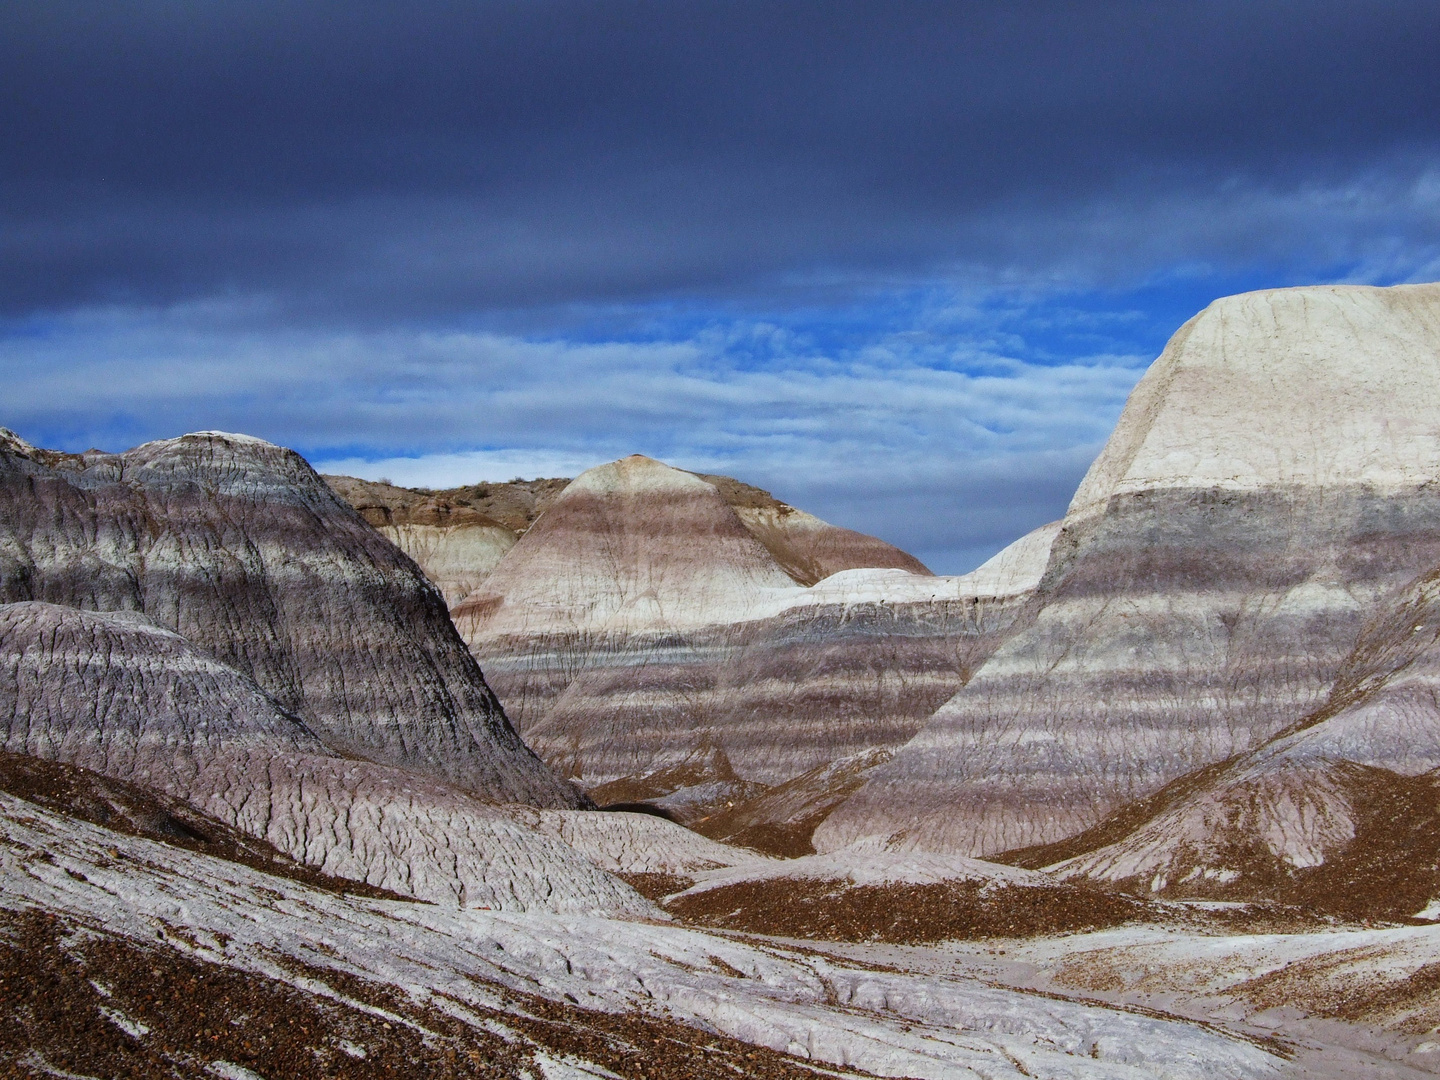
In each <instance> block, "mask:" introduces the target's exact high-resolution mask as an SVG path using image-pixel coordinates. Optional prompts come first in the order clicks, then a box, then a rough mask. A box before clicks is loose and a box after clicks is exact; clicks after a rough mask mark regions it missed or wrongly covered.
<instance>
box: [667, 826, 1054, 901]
mask: <svg viewBox="0 0 1440 1080" xmlns="http://www.w3.org/2000/svg"><path fill="white" fill-rule="evenodd" d="M751 881H772V882H779V881H796V882H799V881H834V882H846V883H848V884H849V885H857V886H867V885H939V884H946V883H962V882H973V883H978V884H981V885H988V886H1001V887H1004V886H1010V885H1016V886H1022V887H1023V886H1031V887H1046V886H1050V887H1053V886H1055V885H1056V884H1058V881H1057V879H1056V878H1054V877H1052V876H1051V875H1050V874H1046V873H1041V872H1039V871H1036V870H1021V869H1019V868H1018V867H1014V866H1005V865H1003V864H1001V863H992V862H985V861H983V860H981V859H967V858H965V857H964V856H963V855H934V854H929V853H927V852H906V851H890V850H887V849H886V846H885V844H884V843H883V842H880V841H877V840H874V839H870V840H861V841H859V842H857V843H855V844H852V845H851V846H850V847H847V848H842V849H840V850H839V851H831V852H826V853H824V854H821V855H803V856H801V857H800V858H798V859H784V860H775V861H766V862H759V863H754V864H745V863H741V864H739V865H735V866H728V867H724V868H716V869H706V870H704V871H702V872H700V873H697V874H695V884H694V885H693V886H692V887H691V888H689V889H687V890H686V891H685V893H683V894H682V895H685V896H692V895H695V894H697V893H702V892H708V891H709V890H711V889H719V888H725V887H727V886H730V885H739V884H741V883H744V882H751Z"/></svg>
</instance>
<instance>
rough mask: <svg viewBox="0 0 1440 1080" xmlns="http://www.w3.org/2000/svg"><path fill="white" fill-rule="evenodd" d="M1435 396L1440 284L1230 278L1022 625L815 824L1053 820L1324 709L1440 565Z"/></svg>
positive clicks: (962, 827) (1149, 379)
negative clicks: (1292, 283)
mask: <svg viewBox="0 0 1440 1080" xmlns="http://www.w3.org/2000/svg"><path fill="white" fill-rule="evenodd" d="M1437 417H1440V286H1437V285H1417V286H1400V287H1396V288H1390V289H1378V288H1367V287H1349V286H1334V287H1323V288H1304V289H1287V290H1275V291H1269V292H1260V293H1250V294H1245V295H1242V296H1234V297H1229V298H1226V299H1224V300H1219V301H1216V302H1215V303H1214V304H1212V305H1211V306H1210V307H1209V308H1207V309H1206V310H1205V311H1203V312H1201V313H1200V314H1199V315H1197V316H1196V317H1195V318H1194V319H1192V320H1191V321H1190V322H1188V323H1187V324H1186V325H1185V326H1184V327H1183V328H1181V330H1180V331H1179V332H1178V333H1177V334H1176V335H1175V336H1174V338H1173V339H1172V340H1171V341H1170V343H1169V345H1168V346H1167V347H1166V349H1165V351H1164V353H1163V354H1162V355H1161V357H1160V358H1159V359H1158V360H1157V361H1156V362H1155V364H1154V365H1153V366H1152V367H1151V369H1150V370H1149V371H1148V372H1147V373H1146V375H1145V377H1144V378H1143V379H1142V380H1141V381H1140V383H1139V385H1138V386H1137V387H1136V389H1135V391H1134V393H1133V394H1132V395H1131V397H1130V400H1129V402H1128V403H1127V405H1126V407H1125V410H1124V412H1123V413H1122V415H1121V418H1120V421H1119V424H1118V425H1117V427H1116V429H1115V432H1114V434H1113V435H1112V436H1111V438H1110V440H1109V442H1108V443H1107V444H1106V446H1105V449H1104V450H1103V451H1102V453H1101V454H1100V456H1099V458H1098V459H1097V460H1096V462H1095V464H1094V465H1093V466H1092V467H1091V469H1090V471H1089V473H1088V474H1087V476H1086V477H1085V480H1084V482H1083V483H1082V484H1081V486H1080V489H1079V491H1078V492H1077V493H1076V495H1075V498H1074V500H1073V501H1072V503H1071V505H1070V509H1069V512H1068V513H1067V515H1066V517H1065V519H1064V521H1063V522H1062V524H1061V527H1060V531H1059V535H1058V537H1057V538H1056V540H1055V542H1054V545H1053V547H1052V549H1051V552H1050V557H1049V564H1048V566H1047V568H1046V570H1045V572H1044V577H1043V580H1042V581H1041V582H1040V584H1039V587H1038V589H1037V591H1036V593H1035V595H1034V597H1033V599H1032V600H1031V601H1030V604H1029V606H1028V608H1027V610H1026V613H1025V615H1024V616H1023V618H1022V619H1020V620H1018V622H1017V627H1018V629H1017V632H1016V633H1014V634H1013V636H1011V637H1010V638H1009V639H1008V640H1007V641H1006V642H1005V643H1004V644H1003V645H1002V646H1001V647H1000V648H999V649H998V650H997V651H996V652H995V654H994V655H993V656H992V657H991V658H990V659H989V660H988V661H987V662H986V664H985V665H984V666H983V667H982V668H981V669H980V670H979V671H978V672H976V674H975V676H974V678H972V679H971V680H970V682H969V683H968V684H967V685H966V686H965V687H964V689H963V690H961V691H959V692H958V693H957V694H956V695H955V696H954V698H953V699H951V700H950V701H949V702H947V703H946V704H945V705H944V707H943V708H941V709H939V710H938V711H937V713H936V714H935V715H934V717H933V718H931V719H930V720H929V721H928V723H927V724H926V725H925V727H924V729H923V730H921V731H920V732H919V733H918V734H917V735H916V736H915V737H914V738H913V739H912V740H911V741H910V742H909V744H908V745H906V746H905V747H904V748H903V749H902V750H900V751H899V752H897V753H896V754H895V756H894V757H893V758H892V759H891V760H890V761H889V762H887V763H886V764H885V765H884V766H882V767H880V768H879V769H878V770H876V771H874V772H873V773H872V774H871V775H870V777H869V779H868V783H867V784H866V785H865V786H864V787H863V788H861V789H860V790H859V791H858V792H857V793H856V794H855V795H853V796H851V797H850V798H849V799H848V800H847V801H846V802H845V803H843V804H842V805H841V806H840V807H839V808H838V809H837V810H836V811H835V812H834V813H833V814H832V815H831V816H830V817H829V818H828V819H827V820H826V821H825V823H824V824H823V825H821V826H820V830H819V832H817V834H816V844H817V846H819V847H821V848H822V849H834V848H840V847H843V846H846V845H848V844H851V843H853V842H855V841H856V840H858V839H861V838H863V837H866V836H885V837H891V836H894V835H896V834H903V835H904V837H905V838H906V840H905V842H906V843H908V844H910V845H911V846H913V847H919V848H924V849H930V850H937V851H950V852H956V853H960V854H968V855H980V854H985V853H992V854H993V853H998V852H1003V851H1006V850H1008V849H1014V848H1020V847H1024V846H1031V845H1042V844H1049V843H1054V842H1056V841H1060V840H1062V839H1064V838H1066V837H1068V836H1071V835H1073V834H1076V833H1079V832H1082V831H1083V830H1085V829H1089V828H1091V827H1093V826H1096V825H1098V824H1099V823H1100V822H1101V821H1102V820H1103V819H1105V818H1106V817H1107V815H1109V814H1111V813H1112V812H1116V811H1119V810H1120V809H1121V808H1122V807H1124V806H1126V804H1129V803H1131V802H1132V801H1134V800H1137V799H1141V798H1144V797H1147V796H1150V795H1152V794H1153V793H1155V792H1156V791H1158V790H1159V789H1161V788H1162V787H1164V785H1166V784H1167V783H1170V782H1171V781H1175V780H1177V778H1179V777H1182V776H1184V775H1186V774H1188V773H1192V772H1193V771H1194V770H1197V769H1202V768H1204V767H1206V766H1209V765H1212V764H1215V763H1218V762H1221V761H1225V760H1226V759H1229V758H1231V757H1232V756H1233V755H1236V754H1245V753H1248V752H1250V751H1252V750H1255V749H1256V748H1258V747H1261V746H1262V745H1263V744H1266V743H1267V740H1270V739H1272V738H1273V737H1275V736H1276V735H1277V734H1279V733H1281V732H1283V731H1285V730H1286V729H1289V728H1290V727H1291V726H1292V725H1295V724H1297V723H1298V722H1300V721H1301V720H1302V718H1304V717H1306V716H1307V715H1310V714H1313V713H1316V711H1317V710H1319V709H1320V708H1321V707H1322V706H1324V705H1325V703H1326V701H1327V700H1328V699H1330V698H1331V695H1332V690H1333V689H1334V688H1336V686H1337V680H1339V679H1340V678H1341V676H1342V672H1343V671H1344V670H1345V665H1346V660H1347V657H1348V656H1349V655H1350V654H1351V652H1352V650H1353V649H1354V648H1355V646H1356V643H1357V641H1358V640H1359V638H1360V635H1361V630H1362V627H1363V626H1364V625H1365V624H1366V622H1367V620H1369V619H1373V618H1383V617H1384V612H1386V611H1387V610H1390V608H1391V605H1392V604H1393V603H1394V601H1395V598H1396V596H1397V595H1398V594H1399V593H1400V591H1401V590H1403V589H1405V588H1406V587H1407V586H1408V585H1409V584H1410V583H1411V582H1412V581H1414V580H1415V579H1416V578H1417V577H1419V576H1421V575H1424V574H1428V573H1429V572H1430V571H1432V570H1434V569H1435V567H1436V566H1437V565H1440V485H1437V483H1436V481H1437V479H1440V422H1437ZM1347 677H1348V676H1347ZM1336 692H1339V691H1336ZM1336 700H1337V701H1338V700H1339V699H1336ZM1266 752H1267V753H1269V751H1266ZM1275 752H1276V753H1279V752H1280V751H1279V750H1276V751H1275ZM1298 752H1299V751H1296V753H1298ZM1420 756H1421V758H1423V759H1424V760H1428V758H1425V756H1424V754H1423V753H1422V754H1421V755H1420ZM1244 760H1247V761H1249V760H1250V759H1244ZM1287 760H1294V758H1293V757H1287ZM1376 763H1377V764H1384V763H1383V761H1380V760H1379V759H1378V758H1377V759H1376ZM1252 765H1256V767H1258V763H1256V762H1252V763H1251V764H1247V765H1244V766H1236V767H1237V768H1240V769H1241V771H1242V773H1243V774H1244V776H1245V777H1252V776H1253V773H1252V772H1251V771H1250V770H1251V767H1252ZM1416 767H1418V766H1416ZM1239 775H1240V774H1236V773H1227V774H1226V778H1225V779H1224V780H1223V781H1217V782H1223V783H1231V782H1232V781H1234V780H1235V778H1236V777H1237V776H1239ZM1296 775H1298V774H1296ZM1245 782H1246V783H1248V782H1249V780H1248V779H1247V780H1246V781H1245ZM1348 782H1349V781H1343V778H1341V777H1338V776H1329V777H1328V778H1326V777H1323V776H1321V775H1319V774H1317V775H1315V776H1314V777H1312V779H1310V780H1302V781H1301V782H1300V784H1299V787H1300V789H1301V791H1302V794H1303V792H1305V791H1307V790H1309V791H1311V792H1312V793H1313V794H1314V795H1315V797H1316V798H1319V799H1321V801H1329V796H1322V794H1321V789H1322V787H1325V786H1333V785H1335V784H1342V786H1343V783H1348ZM1305 797H1306V798H1308V797H1309V796H1308V795H1307V796H1305ZM1222 801H1223V800H1222ZM1295 807H1296V812H1298V813H1302V814H1303V813H1308V811H1307V810H1305V809H1304V801H1303V799H1302V802H1301V803H1299V804H1295ZM1186 812H1187V813H1189V812H1190V811H1186ZM1196 813H1199V812H1198V811H1196ZM1146 816H1147V815H1145V814H1141V815H1140V817H1141V818H1144V817H1146ZM1201 816H1202V817H1204V816H1205V815H1204V814H1201ZM1223 817H1224V814H1223V813H1220V812H1218V811H1216V812H1215V813H1213V814H1211V816H1210V818H1209V820H1210V821H1212V823H1213V822H1215V821H1218V820H1220V819H1221V818H1223ZM1190 822H1191V824H1190V825H1187V826H1186V828H1190V827H1192V826H1194V827H1199V826H1198V825H1197V819H1195V818H1193V817H1192V818H1191V819H1190ZM1173 827H1177V826H1166V828H1167V829H1168V828H1173ZM1346 827H1348V826H1344V825H1337V828H1339V829H1341V831H1343V829H1344V828H1346ZM1206 828H1208V826H1207V827H1205V828H1202V829H1201V831H1202V832H1204V831H1205V829H1206ZM1262 831H1263V830H1262ZM1322 846H1323V845H1322ZM1281 847H1282V848H1284V844H1282V845H1281ZM1286 850H1290V849H1288V848H1287V849H1286ZM1302 858H1303V857H1302ZM1161 861H1162V862H1163V860H1161ZM1182 861H1183V860H1182ZM1141 862H1143V863H1144V865H1146V866H1147V867H1149V866H1152V865H1157V864H1155V862H1154V860H1151V859H1149V858H1148V857H1147V858H1146V859H1144V860H1140V862H1136V863H1133V864H1132V865H1133V866H1139V865H1140V863H1141ZM1200 864H1204V859H1203V858H1202V859H1201V860H1200V863H1197V864H1196V865H1200ZM1205 865H1209V864H1205ZM1227 865H1228V864H1227ZM1191 869H1194V867H1193V866H1192V867H1189V868H1186V869H1184V873H1186V874H1188V873H1189V872H1190V870H1191ZM1213 869H1216V870H1217V871H1219V870H1222V869H1224V868H1223V867H1213ZM1092 870H1093V872H1094V873H1100V871H1099V870H1094V868H1093V867H1092ZM1118 873H1119V871H1105V872H1104V874H1103V875H1102V876H1104V875H1111V876H1113V875H1114V874H1118ZM1201 873H1204V870H1203V869H1202V870H1201ZM1120 876H1126V875H1125V874H1120ZM1131 876H1133V875H1131ZM1160 876H1161V877H1162V878H1163V879H1165V880H1173V878H1172V877H1171V876H1170V873H1169V872H1168V871H1167V872H1164V873H1162V874H1161V875H1160ZM1182 876H1183V875H1182Z"/></svg>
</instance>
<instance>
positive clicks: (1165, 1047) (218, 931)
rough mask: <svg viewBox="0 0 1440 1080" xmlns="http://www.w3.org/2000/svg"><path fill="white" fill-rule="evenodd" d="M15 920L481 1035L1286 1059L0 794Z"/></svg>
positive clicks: (899, 1052)
mask: <svg viewBox="0 0 1440 1080" xmlns="http://www.w3.org/2000/svg"><path fill="white" fill-rule="evenodd" d="M0 905H4V906H5V907H7V908H10V909H12V910H13V909H16V908H21V907H38V908H41V909H43V910H46V911H51V912H54V913H56V914H59V915H61V916H65V917H69V918H73V919H76V920H79V921H80V922H81V923H83V924H88V925H90V926H92V927H94V931H95V932H99V933H102V934H114V935H118V936H121V937H125V938H128V939H130V940H132V941H135V942H137V943H146V944H148V945H150V946H157V945H158V946H164V947H169V948H174V949H178V950H181V951H183V952H185V953H188V954H191V955H194V956H196V957H198V958H200V959H203V960H206V961H209V962H212V963H218V964H222V965H225V966H228V967H231V968H234V969H238V970H241V971H247V972H254V973H258V974H262V975H265V976H268V977H270V978H274V979H279V980H281V981H284V982H288V983H291V984H292V985H295V986H297V988H298V989H301V990H302V991H304V992H306V993H315V992H316V988H315V987H314V985H313V984H312V983H310V982H308V981H307V980H306V979H305V978H304V977H302V976H297V975H296V974H295V973H294V971H293V970H292V969H290V968H289V967H287V965H286V958H292V957H293V958H296V959H299V960H301V961H302V962H303V963H304V964H306V965H310V966H311V967H319V968H320V969H323V970H333V971H336V972H337V973H340V972H343V973H346V974H349V975H351V976H355V977H359V978H361V979H363V980H367V981H371V982H375V983H378V984H381V985H386V986H393V987H396V988H398V990H399V991H400V992H401V993H404V994H408V995H410V996H411V997H413V998H416V999H418V1000H421V1001H431V1002H434V1003H436V1004H442V1003H446V1002H448V1003H449V1004H447V1005H446V1011H447V1012H449V1013H450V1014H451V1015H452V1016H456V1017H457V1018H459V1019H461V1020H462V1022H471V1023H486V1022H487V1021H484V1020H480V1019H479V1018H474V1019H471V1020H468V1021H466V1019H465V1018H466V1016H467V1013H466V1012H465V1008H466V1006H483V1007H490V1008H500V1009H503V1010H509V1009H513V1008H514V1007H515V1006H514V1005H507V1004H506V1003H505V1001H504V999H503V998H502V997H501V995H500V993H498V992H497V991H499V990H500V989H501V988H509V989H512V990H516V991H521V992H523V993H528V994H540V995H543V996H545V997H548V998H550V999H552V1000H555V1001H561V1000H562V999H564V998H565V997H566V996H567V995H568V996H569V998H570V999H571V1000H573V1001H575V1002H578V1003H579V1004H580V1005H582V1006H585V1007H588V1008H592V1009H601V1010H606V1011H622V1010H629V1009H646V1010H659V1009H663V1010H668V1013H669V1015H671V1016H672V1017H673V1018H674V1019H677V1020H680V1021H683V1022H688V1023H693V1024H697V1025H700V1026H701V1027H703V1028H708V1029H710V1030H715V1031H718V1032H721V1033H724V1034H727V1035H731V1036H734V1037H737V1038H740V1039H744V1040H746V1041H749V1042H753V1043H757V1044H760V1045H763V1046H767V1047H770V1048H773V1049H777V1050H782V1051H787V1052H789V1053H792V1054H796V1055H799V1056H801V1057H804V1058H809V1059H810V1060H812V1061H815V1062H817V1063H830V1064H831V1065H833V1066H836V1067H841V1066H848V1067H850V1068H855V1069H860V1070H864V1071H867V1072H870V1073H872V1074H875V1075H880V1076H896V1077H900V1076H905V1077H917V1078H935V1080H948V1078H952V1077H953V1078H962V1077H965V1078H972V1080H973V1078H980V1077H983V1078H989V1080H1009V1078H1018V1077H1022V1076H1025V1077H1032V1078H1038V1077H1044V1078H1051V1080H1060V1078H1067V1080H1231V1078H1234V1080H1241V1078H1245V1080H1249V1078H1259V1077H1265V1076H1270V1075H1273V1074H1274V1071H1275V1069H1276V1067H1277V1065H1278V1064H1279V1062H1278V1060H1277V1059H1276V1058H1274V1057H1272V1056H1271V1055H1270V1054H1268V1053H1266V1052H1265V1051H1263V1050H1262V1049H1260V1048H1259V1047H1257V1046H1255V1045H1253V1044H1251V1043H1248V1042H1244V1041H1241V1040H1238V1039H1234V1038H1230V1037H1227V1036H1225V1035H1223V1034H1220V1033H1218V1032H1215V1031H1210V1030H1205V1029H1203V1028H1201V1027H1198V1026H1196V1025H1191V1024H1186V1023H1177V1022H1174V1021H1169V1020H1164V1019H1159V1018H1154V1017H1150V1016H1144V1015H1140V1014H1138V1013H1133V1012H1130V1013H1127V1012H1118V1011H1114V1010H1110V1009H1105V1008H1097V1007H1094V1006H1090V1005H1084V1004H1079V1003H1071V1002H1067V1001H1059V1000H1055V999H1053V998H1045V997H1038V996H1035V995H1033V994H1025V993H1016V992H1014V991H1010V990H1005V989H1000V988H996V987H993V986H989V985H986V983H985V982H984V981H981V980H979V979H974V978H955V977H951V976H947V975H933V974H924V975H919V976H917V975H912V974H908V973H906V972H904V971H893V970H892V971H870V970H866V969H865V968H864V967H856V966H853V965H849V964H839V963H833V962H831V961H829V960H827V959H825V958H824V957H821V956H819V955H815V954H814V953H813V952H807V953H792V952H789V951H788V950H786V949H784V948H775V947H765V948H760V947H755V946H752V945H747V944H743V943H740V942H735V941H731V940H729V939H728V938H725V937H723V936H720V935H711V934H706V933H702V932H698V931H692V930H686V929H682V928H679V927H673V926H665V925H656V924H643V923H625V922H618V921H614V920H605V919H595V918H583V917H578V916H557V915H541V914H526V915H511V914H505V913H498V912H479V911H474V910H466V911H461V910H455V909H447V908H443V907H434V906H425V905H415V904H405V903H398V902H390V901H361V900H355V899H350V898H346V897H338V896H335V895H333V894H330V893H322V892H318V891H315V890H313V889H309V888H306V887H304V886H301V885H298V884H296V883H293V882H290V881H287V880H284V879H278V878H273V877H269V876H268V875H265V874H261V873H258V872H256V871H252V870H249V869H248V868H246V867H242V866H237V865H235V864H233V863H225V862H222V861H220V860H216V859H212V858H209V857H207V856H203V855H197V854H193V853H191V852H187V851H183V850H179V849H176V848H171V847H167V846H166V845H163V844H158V843H153V842H150V841H146V840H141V839H134V838H130V837H125V836H120V835H118V834H115V833H111V832H109V831H107V830H104V829H100V828H96V827H94V826H90V825H87V824H84V823H81V822H76V821H74V820H73V819H69V818H65V817H62V816H60V815H57V814H53V813H51V812H49V811H46V810H42V809H40V808H39V807H36V806H34V805H33V804H29V803H25V802H22V801H20V800H16V799H14V798H12V797H10V796H8V795H0ZM441 994H443V995H446V997H445V998H441V997H439V996H438V995H441ZM388 1019H391V1020H392V1021H394V1022H403V1021H400V1020H399V1019H398V1018H396V1017H389V1018H388ZM510 1034H511V1035H513V1036H514V1037H515V1038H516V1039H517V1040H520V1041H523V1039H522V1037H520V1036H518V1034H515V1033H513V1032H512V1033H510ZM572 1064H574V1065H575V1066H577V1067H584V1065H585V1063H584V1062H574V1063H572Z"/></svg>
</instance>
